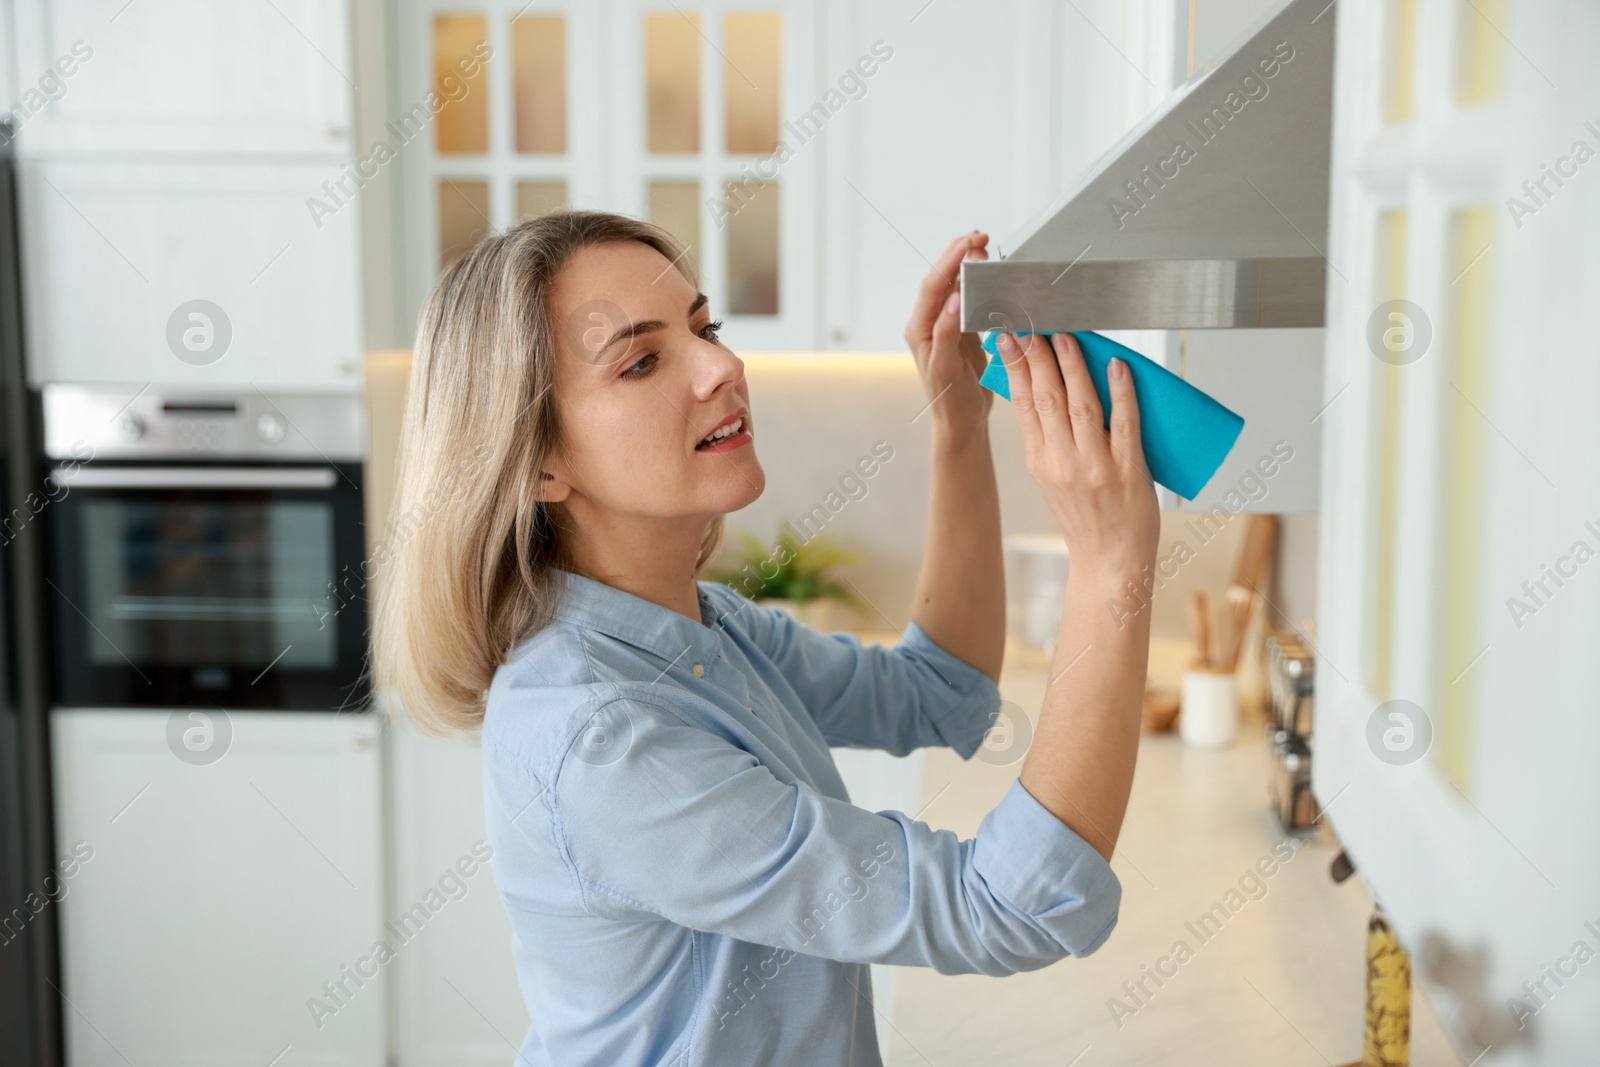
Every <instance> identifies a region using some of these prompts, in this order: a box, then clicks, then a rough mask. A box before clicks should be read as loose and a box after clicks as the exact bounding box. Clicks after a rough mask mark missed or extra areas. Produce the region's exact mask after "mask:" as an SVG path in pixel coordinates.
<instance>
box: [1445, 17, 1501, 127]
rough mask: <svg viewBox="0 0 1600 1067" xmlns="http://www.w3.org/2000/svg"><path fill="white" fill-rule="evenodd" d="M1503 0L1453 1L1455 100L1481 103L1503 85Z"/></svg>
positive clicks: (1466, 102)
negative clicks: (1454, 20) (1454, 19)
mask: <svg viewBox="0 0 1600 1067" xmlns="http://www.w3.org/2000/svg"><path fill="white" fill-rule="evenodd" d="M1507 7H1508V5H1507V3H1506V0H1458V2H1457V4H1456V103H1458V104H1481V103H1484V102H1486V101H1489V100H1494V99H1496V98H1497V97H1499V95H1500V92H1501V90H1502V89H1504V88H1505V79H1506V38H1505V31H1506V29H1507V19H1508V18H1509V12H1508V11H1507V10H1506V9H1507Z"/></svg>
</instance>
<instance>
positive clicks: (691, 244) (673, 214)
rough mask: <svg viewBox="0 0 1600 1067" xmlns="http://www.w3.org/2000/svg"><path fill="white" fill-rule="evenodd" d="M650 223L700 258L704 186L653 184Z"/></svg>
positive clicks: (692, 184) (667, 183)
mask: <svg viewBox="0 0 1600 1067" xmlns="http://www.w3.org/2000/svg"><path fill="white" fill-rule="evenodd" d="M649 201H650V221H651V222H653V223H655V224H656V225H657V226H660V227H661V228H662V229H664V230H666V231H667V232H668V233H670V234H672V236H674V237H676V238H677V239H678V240H679V241H682V242H683V246H684V247H685V248H687V249H688V250H689V258H698V252H699V249H700V183H699V182H676V181H670V182H651V183H650V189H649Z"/></svg>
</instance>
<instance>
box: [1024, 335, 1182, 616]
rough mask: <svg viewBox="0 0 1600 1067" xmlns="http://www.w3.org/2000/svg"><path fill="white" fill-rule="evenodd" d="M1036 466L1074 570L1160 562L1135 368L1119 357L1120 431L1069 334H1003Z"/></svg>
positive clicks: (1116, 408)
mask: <svg viewBox="0 0 1600 1067" xmlns="http://www.w3.org/2000/svg"><path fill="white" fill-rule="evenodd" d="M999 348H1000V357H1001V360H1002V361H1003V362H1004V363H1005V366H1006V377H1007V379H1008V380H1009V383H1010V387H1011V409H1012V411H1014V412H1015V413H1016V416H1017V424H1018V425H1019V426H1020V427H1021V430H1022V444H1023V449H1024V451H1025V452H1026V455H1027V463H1028V473H1029V474H1031V475H1032V476H1033V480H1034V481H1036V482H1038V483H1039V488H1040V490H1041V491H1042V492H1043V493H1044V498H1045V502H1046V503H1047V504H1048V505H1049V506H1050V511H1051V513H1052V514H1054V515H1055V517H1056V522H1057V523H1059V524H1060V526H1061V533H1062V535H1063V536H1064V537H1065V538H1066V541H1067V550H1068V552H1069V554H1070V556H1071V559H1072V568H1073V570H1074V571H1075V572H1079V573H1082V572H1083V571H1085V570H1087V571H1088V572H1090V573H1099V574H1101V575H1102V576H1104V577H1108V578H1111V579H1113V580H1115V581H1117V582H1118V584H1120V581H1121V580H1122V579H1125V578H1137V577H1138V575H1139V573H1140V572H1141V570H1142V569H1143V568H1144V567H1146V566H1150V565H1153V564H1154V563H1155V555H1156V542H1157V539H1158V537H1159V536H1160V532H1161V514H1160V509H1159V507H1158V505H1157V503H1156V493H1155V483H1154V482H1152V481H1151V480H1150V471H1149V468H1148V467H1146V465H1145V459H1144V448H1143V446H1142V445H1141V444H1140V442H1139V403H1138V400H1137V399H1136V398H1135V397H1134V390H1133V378H1132V376H1131V375H1130V374H1129V373H1128V366H1127V364H1126V363H1124V362H1123V361H1122V360H1120V359H1113V360H1112V361H1111V364H1110V366H1109V367H1108V368H1107V373H1106V378H1107V381H1108V383H1109V385H1110V391H1111V430H1110V433H1109V434H1108V433H1107V432H1106V429H1105V426H1106V419H1105V413H1104V411H1103V409H1102V408H1101V406H1100V398H1099V397H1098V396H1097V395H1096V394H1095V390H1094V383H1093V382H1092V381H1091V380H1090V378H1089V370H1088V368H1087V367H1086V366H1084V363H1083V353H1082V352H1081V351H1079V348H1078V342H1077V339H1076V338H1074V337H1073V336H1072V334H1070V333H1066V332H1062V333H1054V334H1050V335H1049V336H1048V337H1045V336H1043V335H1041V334H1029V335H1027V336H1026V337H1022V338H1016V337H1013V336H1012V335H1011V334H1010V333H1004V332H1003V333H1001V334H1000V337H999Z"/></svg>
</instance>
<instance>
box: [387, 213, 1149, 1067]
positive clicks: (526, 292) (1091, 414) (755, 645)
mask: <svg viewBox="0 0 1600 1067" xmlns="http://www.w3.org/2000/svg"><path fill="white" fill-rule="evenodd" d="M986 242H987V237H986V236H985V235H983V234H981V233H978V232H976V231H974V232H973V233H972V234H969V235H967V236H965V237H961V238H958V239H957V240H955V241H953V242H952V243H951V244H950V246H949V248H947V249H946V250H945V252H944V254H943V255H941V256H940V257H939V260H938V262H937V263H935V264H934V265H933V269H932V270H931V271H930V272H929V274H928V276H927V278H926V279H925V280H924V281H923V283H922V287H921V290H920V291H919V293H918V295H917V300H916V307H915V310H914V311H913V312H912V316H911V320H910V323H909V325H908V326H907V328H906V340H907V342H908V343H909V344H910V346H911V348H912V351H913V353H914V356H915V359H916V364H917V367H918V370H919V371H920V373H921V377H922V380H923V384H924V386H925V388H926V390H927V393H928V397H929V400H930V402H931V407H930V408H929V409H928V411H929V421H930V422H931V423H932V437H933V456H934V460H933V472H932V478H933V484H932V503H931V509H930V514H929V516H928V520H929V521H928V537H927V545H926V552H925V555H924V558H923V562H922V570H921V574H920V577H919V580H918V585H917V591H916V599H915V602H914V604H913V605H912V612H911V618H912V622H911V623H910V625H908V626H907V627H906V630H905V633H904V635H903V636H902V638H901V640H900V642H899V643H898V644H897V645H896V646H895V647H894V648H892V649H885V648H883V647H882V646H877V645H874V646H871V647H863V646H862V644H861V643H860V641H859V640H857V639H856V638H854V637H851V636H849V635H846V634H833V635H823V634H819V633H817V632H815V631H813V630H811V629H809V628H807V627H805V626H803V625H801V624H799V623H797V622H795V621H793V620H792V619H790V618H789V617H788V616H787V615H785V614H783V613H781V612H778V611H775V610H772V609H768V608H764V607H760V606H757V605H755V604H753V603H751V602H750V601H748V600H745V599H744V598H743V597H741V596H740V595H739V594H738V593H737V592H735V591H733V590H732V589H730V588H728V587H724V586H720V585H717V584H712V583H703V584H702V583H697V582H696V580H695V577H696V574H697V573H698V572H699V569H700V568H701V566H702V565H703V564H705V563H706V561H707V560H708V558H709V557H710V556H711V554H712V553H713V551H714V550H715V547H716V545H717V543H718V539H719V536H720V534H721V530H722V524H723V516H724V515H725V514H726V513H727V512H729V511H735V510H737V509H739V508H742V507H744V506H745V505H747V504H749V503H750V502H751V501H753V500H754V499H755V498H756V497H757V496H758V495H759V494H760V493H761V491H762V487H763V486H764V484H765V480H766V476H765V473H764V472H763V470H762V467H761V464H760V462H759V461H758V460H757V458H756V449H755V446H754V441H755V439H756V435H757V432H758V430H757V428H758V427H759V425H760V423H759V416H758V414H757V413H755V412H752V410H751V407H750V398H749V395H748V391H747V387H746V383H745V379H744V373H743V364H742V363H741V362H740V360H739V359H738V357H737V356H735V355H734V353H733V352H732V351H730V350H729V349H728V347H727V346H726V345H724V344H723V343H722V341H721V340H720V339H719V337H718V329H719V327H720V325H721V324H720V323H718V322H716V321H715V320H713V319H712V316H711V309H710V308H709V307H708V306H707V305H706V298H705V297H704V296H703V295H701V294H699V293H698V290H697V285H696V280H695V275H694V273H693V268H692V267H690V266H689V264H688V262H687V260H686V257H685V256H684V255H683V249H682V248H681V247H680V246H679V245H678V244H677V242H675V241H674V240H673V239H672V238H671V237H670V236H668V235H667V234H666V233H665V232H663V231H662V230H660V229H658V228H656V227H654V226H651V225H649V224H646V223H643V222H639V221H636V220H632V219H627V218H622V217H619V216H615V215H609V214H604V213H599V212H561V213H557V214H553V215H547V216H544V217H542V218H538V219H534V220H532V221H529V222H525V223H522V224H520V225H518V226H516V227H514V228H513V229H511V230H510V231H508V232H506V233H504V234H501V235H497V236H492V237H489V238H487V239H485V240H484V241H482V242H481V243H480V244H479V245H478V246H477V247H475V248H474V249H473V250H472V251H471V252H469V253H468V254H466V255H465V256H463V257H462V258H461V259H459V260H457V261H456V262H455V263H453V264H452V265H451V266H449V267H447V268H446V269H445V270H444V272H443V274H442V275H441V276H440V278H439V280H438V282H437V283H436V284H435V286H434V289H433V292H432V294H431V295H430V297H429V299H428V302H427V306H426V309H425V311H424V313H423V316H422V321H421V326H420V329H419V333H418V338H417V345H416V354H415V363H414V366H413V368H412V374H411V386H410V398H409V400H408V402H407V408H406V416H405V429H404V435H403V445H402V448H401V457H400V469H399V478H398V485H399V491H398V497H399V503H398V510H399V513H400V514H401V515H402V516H403V517H404V518H403V519H402V521H401V523H400V526H399V529H398V531H397V533H396V536H395V538H394V540H395V541H396V542H400V543H399V544H397V545H395V546H392V558H393V561H394V562H393V566H392V567H391V568H390V570H389V572H388V573H387V574H386V577H385V581H384V584H383V587H382V597H381V602H380V608H379V611H378V614H377V623H378V631H377V646H376V657H377V660H376V665H377V670H378V677H379V682H380V685H382V686H384V687H385V688H386V689H387V690H388V692H389V694H390V695H391V696H392V697H393V698H394V699H395V700H397V701H398V702H399V704H400V705H401V706H402V707H404V708H405V710H406V711H407V712H408V713H409V714H410V715H411V716H412V718H414V719H415V720H416V721H417V722H418V723H419V724H421V725H422V726H423V727H424V728H426V729H428V730H431V731H433V732H436V733H448V732H451V731H457V730H469V729H473V728H477V727H480V726H481V730H482V740H483V758H484V770H485V794H486V796H485V800H486V811H487V817H488V826H489V838H490V843H491V844H492V846H493V848H494V857H495V879H496V882H497V883H498V885H499V887H500V892H501V895H502V897H503V899H504V902H505V905H506V908H507V911H508V912H509V914H510V917H511V923H512V929H513V932H514V934H515V937H514V946H513V947H514V952H515V957H516V964H517V970H518V975H519V979H520V982H521V985H522V991H523V994H524V997H525V998H526V1000H527V1005H528V1012H529V1015H530V1016H531V1018H532V1026H531V1027H530V1029H529V1032H528V1034H527V1036H526V1038H525V1039H524V1042H523V1046H522V1050H521V1051H522V1062H524V1063H527V1064H533V1065H544V1064H563V1065H567V1064H603V1065H606V1067H617V1065H623V1064H661V1063H671V1064H712V1065H719V1067H720V1065H725V1064H741V1065H742V1064H805V1065H817V1064H875V1063H878V1062H879V1058H878V1044H877V1037H876V1023H875V1020H874V1014H875V1011H876V1009H875V1008H874V1005H873V1003H872V990H871V984H870V978H869V972H868V967H867V965H868V964H869V963H893V964H916V965H922V966H927V967H933V968H935V969H937V970H938V971H940V972H942V973H947V974H954V973H981V974H991V975H1004V974H1011V973H1014V972H1016V971H1023V970H1032V969H1035V968H1039V967H1043V966H1045V965H1046V964H1048V963H1050V962H1052V961H1054V960H1056V959H1059V958H1061V957H1063V956H1066V955H1084V954H1086V953H1088V952H1092V951H1093V950H1094V949H1095V948H1097V947H1098V946H1099V945H1100V944H1101V942H1102V941H1104V939H1105V938H1106V937H1107V936H1108V935H1109V933H1110V931H1111V927H1112V925H1113V924H1114V923H1115V920H1116V915H1117V908H1118V904H1119V901H1120V895H1121V888H1120V884H1119V882H1118V881H1117V878H1116V876H1115V875H1114V874H1113V873H1112V871H1111V867H1110V865H1109V863H1108V859H1109V857H1110V855H1111V852H1112V848H1113V847H1114V845H1115V842H1116V836H1117V833H1118V830H1119V828H1120V827H1121V824H1122V818H1123V813H1124V810H1125V807H1126V804H1127V798H1128V791H1129V787H1130V784H1131V781H1132V776H1133V766H1134V756H1135V750H1136V745H1137V739H1138V729H1139V708H1140V701H1141V694H1142V691H1143V685H1144V676H1145V661H1146V656H1147V648H1148V642H1149V632H1148V622H1147V621H1146V620H1147V618H1148V614H1147V613H1141V615H1140V616H1139V617H1137V618H1135V619H1134V620H1131V621H1127V624H1126V625H1125V626H1122V627H1119V625H1118V624H1117V623H1116V621H1115V620H1114V619H1113V617H1112V615H1111V614H1110V613H1108V612H1107V611H1106V610H1105V609H1104V604H1105V602H1106V601H1107V600H1109V599H1114V598H1117V597H1120V596H1121V595H1122V592H1123V590H1124V583H1125V582H1126V581H1128V580H1129V579H1132V578H1134V577H1137V576H1139V575H1140V573H1141V571H1142V569H1143V568H1144V567H1145V566H1146V565H1149V564H1151V563H1153V561H1154V555H1155V544H1156V533H1157V510H1156V502H1155V494H1154V489H1153V487H1152V484H1151V482H1150V480H1149V477H1148V475H1147V473H1146V471H1145V467H1144V460H1143V453H1142V451H1141V450H1140V447H1139V428H1138V412H1137V407H1136V404H1135V401H1134V394H1133V388H1132V384H1131V382H1130V380H1129V377H1128V373H1127V370H1126V368H1125V367H1124V366H1122V365H1121V364H1120V363H1114V364H1113V366H1112V369H1111V373H1110V386H1111V396H1112V407H1113V410H1112V413H1111V419H1110V432H1109V435H1108V434H1107V432H1106V431H1105V430H1104V429H1103V426H1104V423H1105V420H1104V416H1103V414H1102V410H1101V407H1100V404H1099V402H1098V400H1097V399H1096V396H1095V392H1094V388H1093V385H1092V384H1091V382H1090V379H1089V376H1088V373H1087V371H1086V370H1085V368H1084V364H1083V360H1082V357H1081V355H1080V353H1079V352H1078V350H1077V348H1076V347H1075V345H1074V343H1073V342H1072V341H1071V339H1070V337H1069V336H1066V335H1057V337H1056V338H1054V339H1051V340H1045V339H1043V338H1040V337H1038V336H1030V337H1028V338H1026V342H1027V343H1026V347H1025V348H1021V349H1019V346H1018V342H1017V340H1016V339H1014V338H1012V337H1010V336H1009V335H1008V336H1005V337H1003V338H1002V352H1003V353H1004V354H1005V356H1006V360H1007V363H1008V373H1009V375H1010V385H1011V395H1012V397H1013V398H1014V401H1013V404H1012V407H1013V409H1014V411H1015V414H1016V417H1017V419H1018V421H1019V423H1020V424H1021V428H1022V436H1023V441H1024V444H1025V447H1026V452H1027V462H1028V469H1029V471H1030V472H1031V473H1032V475H1033V477H1034V478H1035V479H1036V481H1037V482H1038V484H1039V488H1040V491H1041V492H1042V493H1043V494H1044V496H1045V499H1046V500H1047V501H1048V503H1049V506H1050V509H1051V511H1052V512H1053V514H1054V515H1055V517H1056V519H1057V520H1058V521H1059V523H1060V526H1061V530H1062V532H1063V534H1064V535H1065V537H1066V540H1067V544H1068V546H1069V548H1070V551H1071V554H1072V569H1071V575H1070V578H1069V580H1068V587H1067V593H1066V602H1065V606H1064V618H1063V622H1062V626H1061V632H1060V635H1059V639H1058V641H1057V645H1056V648H1057V652H1056V657H1055V658H1056V663H1055V666H1054V668H1053V670H1052V677H1054V678H1055V681H1054V682H1053V683H1052V685H1051V686H1050V688H1049V692H1048V696H1047V698H1046V700H1045V703H1044V707H1043V708H1042V709H1041V711H1040V714H1039V719H1038V723H1037V726H1036V728H1035V730H1034V739H1033V743H1032V747H1031V749H1030V751H1029V752H1028V755H1027V757H1026V760H1025V761H1024V763H1023V765H1022V770H1021V777H1020V779H1019V780H1018V782H1016V783H1013V785H1012V787H1011V789H1010V791H1009V792H1008V793H1007V795H1006V796H1005V798H1004V799H1003V800H1002V801H1001V802H1000V804H999V805H998V806H997V807H996V808H995V809H994V810H993V811H992V812H990V813H989V814H988V816H987V817H986V818H985V819H984V821H983V824H982V826H981V828H980V830H979V832H978V834H977V836H976V838H975V839H973V840H970V841H962V840H958V839H957V838H956V836H955V835H954V834H952V833H950V832H949V831H934V830H932V829H930V828H929V827H928V826H927V825H926V824H924V823H920V822H916V821H913V820H912V819H911V818H909V817H907V816H905V815H903V814H901V813H899V812H895V811H886V812H871V811H867V810H864V809H862V808H857V807H854V806H853V805H851V804H850V802H849V799H848V797H847V796H846V793H845V788H844V785H843V783H842V782H841V781H840V779H839V775H838V772H837V771H836V769H835V767H834V764H833V761H832V759H831V757H830V755H829V748H828V746H829V745H847V746H858V747H875V748H882V749H886V750H888V751H890V752H894V753H899V754H903V753H905V752H908V751H910V750H911V749H913V748H916V747H918V746H923V745H948V746H950V747H951V748H954V749H955V750H956V751H957V752H959V753H960V754H961V755H962V756H963V757H970V756H972V755H973V753H974V752H975V751H976V750H977V749H978V747H979V745H980V744H981V742H982V739H983V735H984V732H985V730H986V729H987V728H988V726H989V725H990V723H991V722H992V721H993V719H994V716H995V713H996V711H997V709H998V707H999V692H998V690H997V688H996V685H995V681H996V679H997V678H998V676H999V671H1000V660H1001V652H1002V646H1003V642H1004V611H1003V600H1004V592H1003V578H1002V571H1001V557H1000V522H999V509H998V498H997V494H996V489H995V479H994V472H993V465H992V461H991V458H990V450H989V439H988V429H987V426H988V412H989V401H990V395H989V394H988V393H987V392H986V391H985V390H983V389H982V388H981V387H980V386H979V385H978V372H979V371H980V370H981V356H982V353H981V350H980V349H979V348H978V346H977V345H976V344H975V343H974V339H973V337H972V335H962V334H961V333H960V330H959V325H958V316H957V314H956V312H957V305H958V303H959V294H958V293H957V285H956V278H957V273H958V268H959V264H960V262H961V260H962V259H963V258H964V257H965V256H968V255H971V256H975V257H979V258H982V257H984V256H985V255H986V253H985V251H984V248H985V244H986Z"/></svg>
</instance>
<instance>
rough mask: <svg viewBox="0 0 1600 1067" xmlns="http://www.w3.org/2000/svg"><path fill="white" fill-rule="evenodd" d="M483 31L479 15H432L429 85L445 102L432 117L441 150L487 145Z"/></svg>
mask: <svg viewBox="0 0 1600 1067" xmlns="http://www.w3.org/2000/svg"><path fill="white" fill-rule="evenodd" d="M487 37H488V22H487V21H486V20H485V19H484V17H483V16H482V15H435V16H434V17H433V89H434V92H436V93H438V94H439V98H440V100H441V101H443V104H444V106H443V107H442V108H441V109H440V111H439V113H438V115H436V116H434V119H433V128H434V136H435V138H436V143H437V145H438V150H439V154H440V155H475V154H480V153H483V152H487V151H488V150H489V93H488V85H487V80H486V78H485V77H484V74H485V70H484V63H483V61H482V60H480V59H479V56H482V55H486V54H487V47H486V45H485V40H486V39H487Z"/></svg>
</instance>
